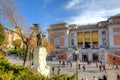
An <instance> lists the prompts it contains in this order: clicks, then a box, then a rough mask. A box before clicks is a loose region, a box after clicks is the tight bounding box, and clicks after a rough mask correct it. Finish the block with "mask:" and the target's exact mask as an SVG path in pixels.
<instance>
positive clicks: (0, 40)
mask: <svg viewBox="0 0 120 80" xmlns="http://www.w3.org/2000/svg"><path fill="white" fill-rule="evenodd" d="M4 40H5V32H4V27H3V25H2V24H0V46H1V45H2V44H3V42H4Z"/></svg>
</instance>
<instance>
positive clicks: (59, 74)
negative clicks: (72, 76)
mask: <svg viewBox="0 0 120 80" xmlns="http://www.w3.org/2000/svg"><path fill="white" fill-rule="evenodd" d="M60 71H61V69H60V67H59V66H58V75H60Z"/></svg>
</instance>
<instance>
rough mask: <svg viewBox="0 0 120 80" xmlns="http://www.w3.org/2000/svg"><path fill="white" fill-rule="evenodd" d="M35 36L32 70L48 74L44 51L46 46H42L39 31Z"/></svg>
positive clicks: (41, 36)
mask: <svg viewBox="0 0 120 80" xmlns="http://www.w3.org/2000/svg"><path fill="white" fill-rule="evenodd" d="M36 37H37V46H38V47H37V48H36V49H35V50H34V59H33V60H34V65H33V70H34V71H35V72H38V73H40V74H42V75H45V76H48V75H49V66H47V65H46V56H47V51H46V48H44V47H43V46H42V45H43V42H42V38H43V34H42V33H41V32H39V33H38V34H37V36H36Z"/></svg>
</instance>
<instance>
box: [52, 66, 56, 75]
mask: <svg viewBox="0 0 120 80" xmlns="http://www.w3.org/2000/svg"><path fill="white" fill-rule="evenodd" d="M54 70H55V69H54V66H53V67H52V74H53V75H54Z"/></svg>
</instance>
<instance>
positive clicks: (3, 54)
mask: <svg viewBox="0 0 120 80" xmlns="http://www.w3.org/2000/svg"><path fill="white" fill-rule="evenodd" d="M4 56H5V52H4V51H3V50H0V58H1V57H4Z"/></svg>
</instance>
